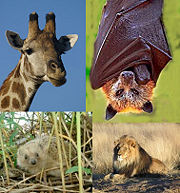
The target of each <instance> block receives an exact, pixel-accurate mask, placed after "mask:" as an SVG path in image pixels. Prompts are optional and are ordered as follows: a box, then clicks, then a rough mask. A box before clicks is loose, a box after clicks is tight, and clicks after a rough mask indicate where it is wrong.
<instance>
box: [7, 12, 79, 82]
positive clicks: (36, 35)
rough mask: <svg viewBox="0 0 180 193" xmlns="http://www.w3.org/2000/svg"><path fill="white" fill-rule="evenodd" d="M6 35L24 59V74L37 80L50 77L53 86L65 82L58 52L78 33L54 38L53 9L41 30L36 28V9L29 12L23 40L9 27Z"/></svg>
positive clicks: (62, 51)
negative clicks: (27, 28)
mask: <svg viewBox="0 0 180 193" xmlns="http://www.w3.org/2000/svg"><path fill="white" fill-rule="evenodd" d="M6 37H7V39H8V42H9V44H10V45H11V46H12V47H13V48H15V49H17V50H19V51H20V52H21V53H22V57H24V61H26V62H24V63H26V71H27V72H26V75H28V76H29V77H30V78H31V79H32V80H34V81H35V82H37V83H39V84H41V83H43V82H45V81H49V82H51V83H52V84H53V85H54V86H61V85H63V84H64V83H65V82H66V78H65V76H66V71H65V68H64V65H63V62H62V60H61V55H62V54H63V53H64V52H66V51H68V50H70V49H71V48H72V47H73V46H74V44H75V43H76V41H77V39H78V35H76V34H71V35H66V36H61V37H60V38H59V39H57V38H56V32H55V15H54V13H52V12H50V13H48V14H47V15H46V25H45V28H44V29H43V30H40V29H39V25H38V15H37V14H36V13H35V12H33V13H32V14H30V16H29V33H28V36H27V38H26V39H25V40H23V39H21V38H20V36H19V34H17V33H15V32H12V31H7V32H6ZM27 69H28V70H27Z"/></svg>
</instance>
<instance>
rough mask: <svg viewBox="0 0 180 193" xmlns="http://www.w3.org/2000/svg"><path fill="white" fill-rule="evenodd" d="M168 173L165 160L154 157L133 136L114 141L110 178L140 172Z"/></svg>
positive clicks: (130, 175)
mask: <svg viewBox="0 0 180 193" xmlns="http://www.w3.org/2000/svg"><path fill="white" fill-rule="evenodd" d="M148 173H149V174H166V173H167V168H166V166H165V165H164V163H163V162H161V161H160V160H158V159H156V158H152V157H151V156H150V155H149V154H148V153H147V152H146V151H145V150H144V149H143V148H142V147H141V146H140V145H139V144H138V142H137V141H136V139H135V138H134V137H132V136H128V135H123V136H122V137H120V139H118V140H116V141H115V142H114V156H113V174H109V175H107V176H105V179H106V180H107V179H109V178H112V176H113V178H114V177H115V178H129V177H133V176H136V175H140V174H148Z"/></svg>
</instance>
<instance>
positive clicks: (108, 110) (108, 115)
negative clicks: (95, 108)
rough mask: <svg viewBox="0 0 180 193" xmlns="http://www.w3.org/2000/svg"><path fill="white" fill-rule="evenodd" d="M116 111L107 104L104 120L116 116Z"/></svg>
mask: <svg viewBox="0 0 180 193" xmlns="http://www.w3.org/2000/svg"><path fill="white" fill-rule="evenodd" d="M116 113H117V111H116V110H115V109H113V107H112V106H111V105H110V104H109V105H108V106H107V108H106V120H110V119H112V118H113V117H114V116H115V115H116Z"/></svg>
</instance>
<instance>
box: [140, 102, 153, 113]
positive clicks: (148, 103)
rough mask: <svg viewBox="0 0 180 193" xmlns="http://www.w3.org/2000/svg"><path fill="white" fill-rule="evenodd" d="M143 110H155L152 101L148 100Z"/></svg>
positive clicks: (149, 111)
mask: <svg viewBox="0 0 180 193" xmlns="http://www.w3.org/2000/svg"><path fill="white" fill-rule="evenodd" d="M142 110H143V111H145V112H147V113H152V112H153V105H152V103H151V102H150V101H147V102H146V103H144V105H143V107H142Z"/></svg>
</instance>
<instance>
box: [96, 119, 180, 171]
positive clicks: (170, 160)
mask: <svg viewBox="0 0 180 193" xmlns="http://www.w3.org/2000/svg"><path fill="white" fill-rule="evenodd" d="M124 134H127V135H131V136H133V137H135V138H136V139H137V141H138V142H139V144H140V145H141V146H142V147H143V148H144V149H145V150H146V151H147V152H148V153H149V154H150V155H151V156H152V157H155V158H158V159H159V160H161V161H163V162H164V163H165V164H166V166H167V167H168V168H169V169H170V170H172V169H175V168H177V167H179V166H180V124H175V123H138V124H135V123H134V124H94V125H93V162H94V171H93V173H104V174H107V173H109V172H111V171H112V156H113V142H114V140H116V139H117V138H118V137H120V136H122V135H124Z"/></svg>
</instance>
